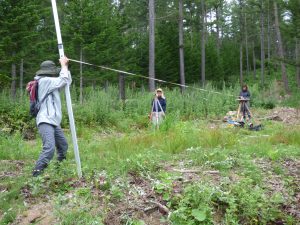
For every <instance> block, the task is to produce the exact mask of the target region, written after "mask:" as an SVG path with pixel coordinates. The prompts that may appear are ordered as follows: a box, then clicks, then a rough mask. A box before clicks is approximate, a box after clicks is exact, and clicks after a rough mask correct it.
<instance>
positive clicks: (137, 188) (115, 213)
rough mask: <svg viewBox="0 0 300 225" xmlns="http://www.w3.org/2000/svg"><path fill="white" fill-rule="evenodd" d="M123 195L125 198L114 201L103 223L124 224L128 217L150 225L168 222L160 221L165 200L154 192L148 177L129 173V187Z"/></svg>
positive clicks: (163, 214) (163, 212) (163, 213)
mask: <svg viewBox="0 0 300 225" xmlns="http://www.w3.org/2000/svg"><path fill="white" fill-rule="evenodd" d="M125 196H126V197H125V199H123V200H122V201H118V202H115V203H114V206H113V207H111V209H110V211H109V212H108V214H107V216H106V218H105V220H104V223H105V224H107V225H112V224H113V225H118V224H124V223H125V222H126V221H127V220H128V219H129V218H130V219H135V220H142V221H144V222H145V224H151V225H164V224H168V223H165V222H162V221H161V219H162V218H163V216H165V215H166V210H167V209H166V207H165V205H164V204H165V202H164V201H163V200H162V198H161V196H159V195H157V194H156V193H155V192H154V190H153V188H152V185H151V183H150V181H149V180H148V179H145V178H143V177H141V176H139V175H137V174H134V173H129V187H128V190H127V191H126V193H125Z"/></svg>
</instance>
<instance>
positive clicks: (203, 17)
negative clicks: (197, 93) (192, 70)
mask: <svg viewBox="0 0 300 225" xmlns="http://www.w3.org/2000/svg"><path fill="white" fill-rule="evenodd" d="M201 12H202V13H201V14H202V15H201V19H202V32H201V85H202V87H205V33H206V23H205V18H206V16H205V15H206V13H205V3H204V0H202V1H201Z"/></svg>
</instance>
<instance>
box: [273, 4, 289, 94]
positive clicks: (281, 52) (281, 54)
mask: <svg viewBox="0 0 300 225" xmlns="http://www.w3.org/2000/svg"><path fill="white" fill-rule="evenodd" d="M274 16H275V30H276V36H277V43H278V54H279V58H280V64H281V76H282V81H283V83H284V88H285V91H286V92H287V93H289V92H290V89H289V82H288V77H287V74H286V67H285V63H284V50H283V47H282V40H281V33H280V28H279V19H278V8H277V2H276V1H274Z"/></svg>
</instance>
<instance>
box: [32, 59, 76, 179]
mask: <svg viewBox="0 0 300 225" xmlns="http://www.w3.org/2000/svg"><path fill="white" fill-rule="evenodd" d="M68 62H69V60H68V58H66V57H63V58H61V59H60V64H61V69H60V70H59V69H58V68H57V67H56V66H55V63H54V62H52V61H44V62H42V64H41V68H40V70H39V71H37V72H36V76H35V78H34V79H35V80H38V99H39V102H40V104H41V105H40V110H39V111H38V114H37V117H36V123H37V126H38V130H39V134H40V135H41V138H42V141H43V149H42V151H41V154H40V156H39V158H38V160H37V161H36V165H35V167H34V169H33V172H32V175H33V176H38V175H40V174H41V173H42V171H43V170H44V169H45V168H46V167H47V166H48V164H49V162H50V160H51V159H52V158H53V156H54V152H55V149H56V150H57V160H58V161H59V162H61V161H63V160H64V159H66V153H67V149H68V143H67V140H66V138H65V135H64V133H63V130H62V128H61V127H60V123H61V119H62V111H61V100H60V91H61V90H62V88H63V87H64V86H65V85H66V84H71V82H72V80H71V74H70V72H69V70H68ZM58 74H59V76H58Z"/></svg>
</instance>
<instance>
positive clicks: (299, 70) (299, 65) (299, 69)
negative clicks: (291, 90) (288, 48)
mask: <svg viewBox="0 0 300 225" xmlns="http://www.w3.org/2000/svg"><path fill="white" fill-rule="evenodd" d="M299 54H300V47H299V40H298V38H296V54H295V55H296V81H297V84H298V88H300V59H299Z"/></svg>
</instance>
